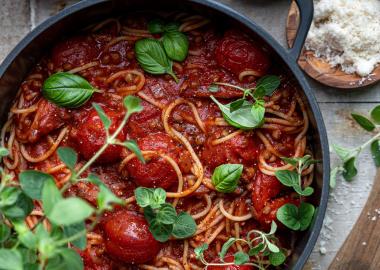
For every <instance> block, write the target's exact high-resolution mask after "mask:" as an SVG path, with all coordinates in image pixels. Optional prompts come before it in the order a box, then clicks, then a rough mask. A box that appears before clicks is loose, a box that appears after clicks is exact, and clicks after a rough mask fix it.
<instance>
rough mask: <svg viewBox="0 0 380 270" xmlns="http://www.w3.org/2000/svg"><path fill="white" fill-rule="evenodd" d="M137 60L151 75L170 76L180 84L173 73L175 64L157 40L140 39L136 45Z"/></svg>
mask: <svg viewBox="0 0 380 270" xmlns="http://www.w3.org/2000/svg"><path fill="white" fill-rule="evenodd" d="M135 52H136V58H137V61H138V62H139V64H140V66H141V67H142V68H143V69H144V70H145V71H146V72H148V73H151V74H165V73H167V74H169V75H170V76H172V77H173V79H174V80H175V81H176V82H178V78H177V76H176V75H175V74H174V72H173V62H172V61H170V60H169V59H168V57H167V55H166V53H165V51H164V48H163V47H162V45H161V42H160V41H159V40H156V39H151V38H145V39H140V40H139V41H137V42H136V44H135Z"/></svg>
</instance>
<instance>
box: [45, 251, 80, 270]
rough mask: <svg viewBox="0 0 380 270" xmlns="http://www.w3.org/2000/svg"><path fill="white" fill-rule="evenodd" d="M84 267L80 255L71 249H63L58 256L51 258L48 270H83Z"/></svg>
mask: <svg viewBox="0 0 380 270" xmlns="http://www.w3.org/2000/svg"><path fill="white" fill-rule="evenodd" d="M83 268H84V265H83V261H82V259H81V257H80V256H79V254H78V253H77V252H76V251H75V250H72V249H69V248H61V249H59V250H58V251H57V255H56V256H54V257H53V258H49V260H48V263H47V265H46V270H67V269H70V270H83Z"/></svg>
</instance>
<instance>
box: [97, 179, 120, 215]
mask: <svg viewBox="0 0 380 270" xmlns="http://www.w3.org/2000/svg"><path fill="white" fill-rule="evenodd" d="M97 203H98V208H99V209H100V210H112V205H113V204H119V205H124V204H125V202H124V201H123V200H122V199H120V198H119V197H117V196H116V195H115V194H113V192H112V191H111V190H109V189H108V187H106V186H105V185H101V186H99V193H98V197H97Z"/></svg>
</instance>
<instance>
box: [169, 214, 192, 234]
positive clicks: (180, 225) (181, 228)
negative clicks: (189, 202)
mask: <svg viewBox="0 0 380 270" xmlns="http://www.w3.org/2000/svg"><path fill="white" fill-rule="evenodd" d="M196 230H197V224H196V223H195V221H194V219H193V218H192V217H191V216H190V215H189V214H188V213H186V212H181V213H179V214H178V216H177V219H176V221H175V222H174V226H173V231H172V234H173V236H174V237H175V238H177V239H184V238H188V237H191V236H193V235H194V234H195V232H196Z"/></svg>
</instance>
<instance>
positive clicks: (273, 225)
mask: <svg viewBox="0 0 380 270" xmlns="http://www.w3.org/2000/svg"><path fill="white" fill-rule="evenodd" d="M276 231H277V224H276V222H274V221H272V223H271V224H270V231H269V233H267V235H272V234H274V233H275V232H276Z"/></svg>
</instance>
